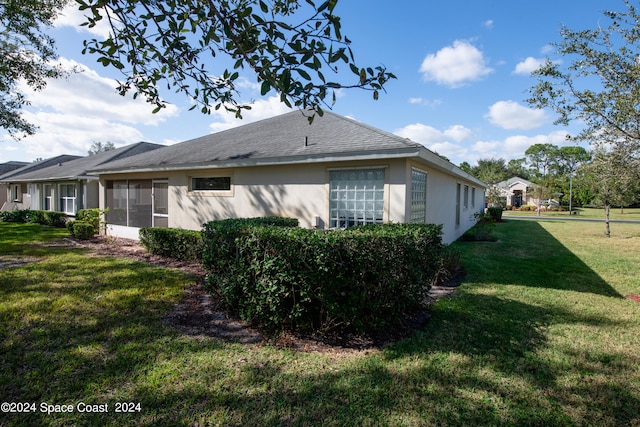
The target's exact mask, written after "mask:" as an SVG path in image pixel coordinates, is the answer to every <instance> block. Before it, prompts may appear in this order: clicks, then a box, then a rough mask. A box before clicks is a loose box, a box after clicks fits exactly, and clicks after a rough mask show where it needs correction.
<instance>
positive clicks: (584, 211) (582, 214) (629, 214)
mask: <svg viewBox="0 0 640 427" xmlns="http://www.w3.org/2000/svg"><path fill="white" fill-rule="evenodd" d="M573 210H574V211H577V212H578V217H579V218H588V219H601V220H603V221H604V219H605V216H604V208H602V209H595V208H574V209H573ZM504 215H508V216H524V217H529V216H538V212H535V211H517V210H511V211H504ZM540 216H542V217H545V216H548V217H569V211H563V212H554V211H548V212H540ZM609 217H610V219H613V220H634V221H640V208H624V209H622V210H621V209H620V208H611V211H610V213H609Z"/></svg>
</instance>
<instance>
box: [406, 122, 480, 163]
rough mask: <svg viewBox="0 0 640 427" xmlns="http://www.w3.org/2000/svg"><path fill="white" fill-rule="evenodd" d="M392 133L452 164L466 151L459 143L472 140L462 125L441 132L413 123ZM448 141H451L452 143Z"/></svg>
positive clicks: (462, 156)
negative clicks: (420, 145) (425, 148)
mask: <svg viewBox="0 0 640 427" xmlns="http://www.w3.org/2000/svg"><path fill="white" fill-rule="evenodd" d="M394 133H395V134H396V135H398V136H401V137H403V138H409V139H410V140H412V141H414V142H417V143H420V144H422V145H424V146H425V147H427V148H428V149H429V150H431V151H434V152H437V153H438V154H442V155H443V156H446V157H447V158H449V159H450V160H452V161H453V162H454V163H456V161H457V159H460V158H464V156H465V155H466V154H467V151H468V150H467V149H466V148H465V147H463V146H462V145H459V143H461V142H463V141H469V140H472V139H473V138H474V135H473V132H471V131H470V130H469V129H467V128H465V127H464V126H462V125H454V126H450V127H449V128H448V129H446V130H445V131H444V132H443V131H440V130H438V129H436V128H434V127H432V126H428V125H424V124H422V123H415V124H411V125H407V126H405V127H403V128H400V129H396V130H395V131H394ZM450 140H453V142H451V141H450Z"/></svg>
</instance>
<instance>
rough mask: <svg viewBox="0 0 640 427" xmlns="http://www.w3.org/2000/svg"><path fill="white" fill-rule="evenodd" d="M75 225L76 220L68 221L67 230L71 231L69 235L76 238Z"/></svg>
mask: <svg viewBox="0 0 640 427" xmlns="http://www.w3.org/2000/svg"><path fill="white" fill-rule="evenodd" d="M74 224H75V220H72V219H71V220H69V221H67V224H66V227H67V230H68V231H69V234H71V237H76V234H75V232H74V231H73V225H74Z"/></svg>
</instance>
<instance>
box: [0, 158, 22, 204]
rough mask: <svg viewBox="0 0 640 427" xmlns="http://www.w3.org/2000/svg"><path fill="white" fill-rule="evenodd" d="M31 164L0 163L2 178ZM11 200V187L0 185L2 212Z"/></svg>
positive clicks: (0, 175)
mask: <svg viewBox="0 0 640 427" xmlns="http://www.w3.org/2000/svg"><path fill="white" fill-rule="evenodd" d="M28 164H29V163H27V162H13V161H12V162H6V163H0V177H2V176H3V175H7V174H8V173H9V172H12V171H14V170H16V169H20V168H23V167H25V166H27V165H28ZM8 199H9V186H8V185H6V184H2V183H0V211H1V210H2V207H3V206H4V204H5V203H7V200H8Z"/></svg>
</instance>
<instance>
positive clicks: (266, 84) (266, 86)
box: [260, 80, 271, 96]
mask: <svg viewBox="0 0 640 427" xmlns="http://www.w3.org/2000/svg"><path fill="white" fill-rule="evenodd" d="M270 90H271V84H270V83H269V82H268V81H267V80H265V81H263V82H262V86H260V95H262V96H264V95H266V94H267V93H268V92H269V91H270Z"/></svg>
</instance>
